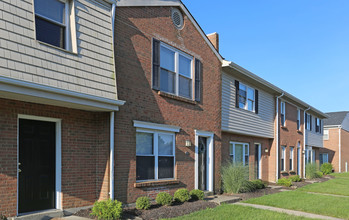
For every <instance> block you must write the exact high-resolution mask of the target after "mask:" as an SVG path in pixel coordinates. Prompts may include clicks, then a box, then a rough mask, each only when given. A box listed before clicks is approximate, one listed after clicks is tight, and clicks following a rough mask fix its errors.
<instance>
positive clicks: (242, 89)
mask: <svg viewBox="0 0 349 220" xmlns="http://www.w3.org/2000/svg"><path fill="white" fill-rule="evenodd" d="M255 105H256V99H255V89H254V88H251V87H249V86H247V85H245V84H243V83H240V84H239V108H242V109H246V110H248V111H251V112H254V111H255Z"/></svg>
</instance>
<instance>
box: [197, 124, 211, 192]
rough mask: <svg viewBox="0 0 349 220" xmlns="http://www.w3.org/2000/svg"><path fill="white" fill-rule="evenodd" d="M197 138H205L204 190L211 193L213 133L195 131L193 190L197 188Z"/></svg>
mask: <svg viewBox="0 0 349 220" xmlns="http://www.w3.org/2000/svg"><path fill="white" fill-rule="evenodd" d="M199 136H201V137H205V138H207V151H206V168H207V169H206V190H208V191H211V192H213V179H214V178H213V174H214V171H213V169H214V166H213V164H214V150H213V137H214V133H213V132H208V131H200V130H195V189H198V188H199V172H198V169H199Z"/></svg>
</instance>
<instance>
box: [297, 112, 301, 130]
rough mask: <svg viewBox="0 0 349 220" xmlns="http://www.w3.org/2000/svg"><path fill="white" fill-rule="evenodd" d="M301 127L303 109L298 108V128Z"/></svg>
mask: <svg viewBox="0 0 349 220" xmlns="http://www.w3.org/2000/svg"><path fill="white" fill-rule="evenodd" d="M300 129H301V110H300V109H297V130H300Z"/></svg>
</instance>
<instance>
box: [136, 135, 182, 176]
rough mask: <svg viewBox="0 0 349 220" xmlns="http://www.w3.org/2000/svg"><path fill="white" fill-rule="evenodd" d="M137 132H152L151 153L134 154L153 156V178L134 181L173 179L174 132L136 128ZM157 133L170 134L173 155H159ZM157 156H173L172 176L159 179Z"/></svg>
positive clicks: (174, 170)
mask: <svg viewBox="0 0 349 220" xmlns="http://www.w3.org/2000/svg"><path fill="white" fill-rule="evenodd" d="M136 132H137V133H149V134H153V154H137V153H136V156H142V157H147V156H149V157H154V179H147V180H137V181H136V182H148V181H161V180H173V179H175V176H176V134H175V133H173V132H166V131H158V130H147V129H139V128H137V129H136ZM159 134H160V135H161V134H166V135H171V136H172V138H173V140H172V141H173V149H172V150H173V155H159V145H158V138H159ZM159 156H160V157H173V178H162V179H159Z"/></svg>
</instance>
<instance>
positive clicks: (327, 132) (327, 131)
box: [324, 129, 330, 140]
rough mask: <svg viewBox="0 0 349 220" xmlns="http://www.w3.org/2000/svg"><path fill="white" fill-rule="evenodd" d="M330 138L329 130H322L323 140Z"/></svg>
mask: <svg viewBox="0 0 349 220" xmlns="http://www.w3.org/2000/svg"><path fill="white" fill-rule="evenodd" d="M329 138H330V132H329V130H327V129H326V130H324V140H328V139H329Z"/></svg>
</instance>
